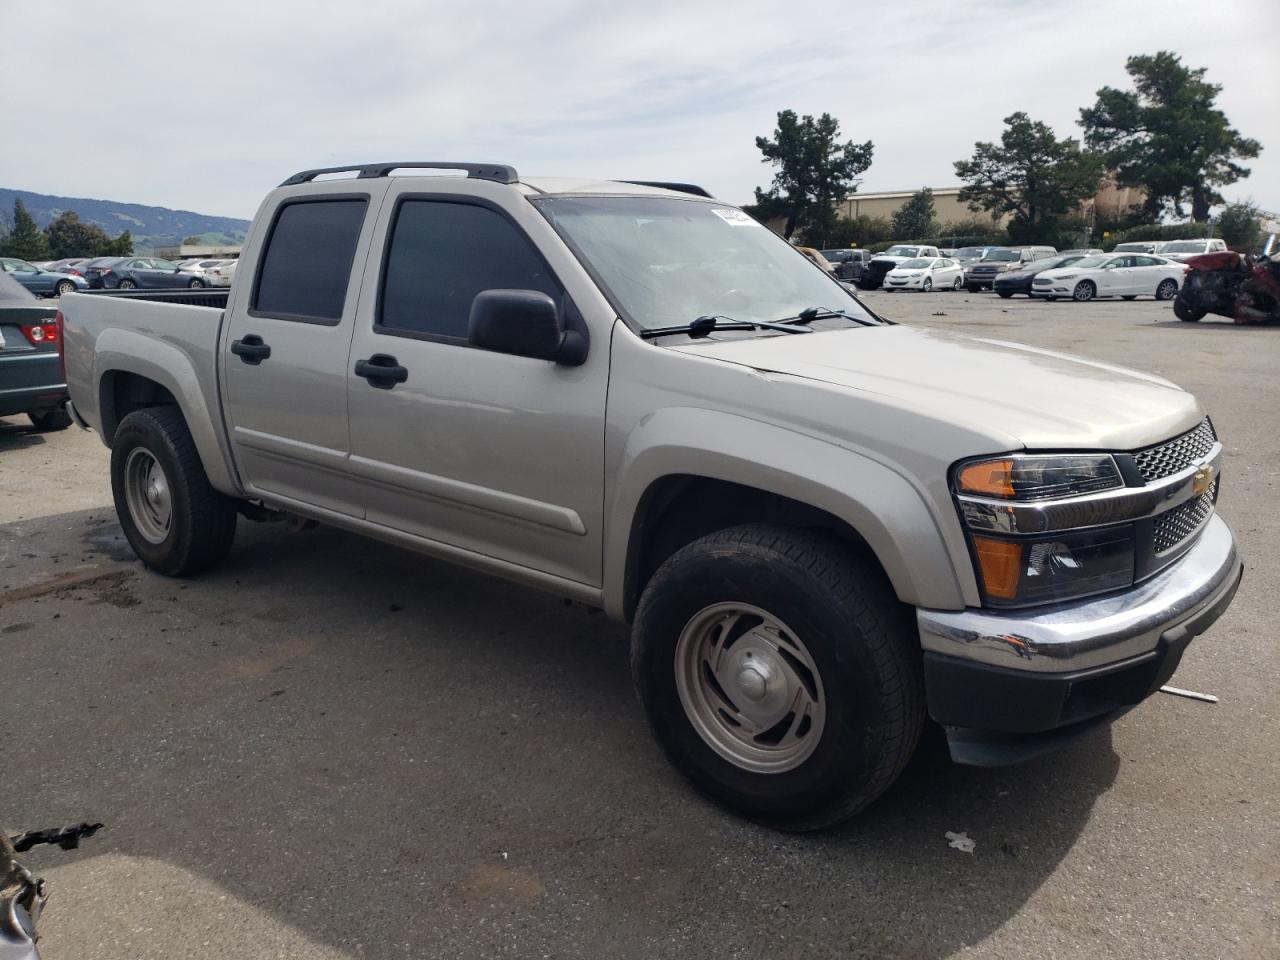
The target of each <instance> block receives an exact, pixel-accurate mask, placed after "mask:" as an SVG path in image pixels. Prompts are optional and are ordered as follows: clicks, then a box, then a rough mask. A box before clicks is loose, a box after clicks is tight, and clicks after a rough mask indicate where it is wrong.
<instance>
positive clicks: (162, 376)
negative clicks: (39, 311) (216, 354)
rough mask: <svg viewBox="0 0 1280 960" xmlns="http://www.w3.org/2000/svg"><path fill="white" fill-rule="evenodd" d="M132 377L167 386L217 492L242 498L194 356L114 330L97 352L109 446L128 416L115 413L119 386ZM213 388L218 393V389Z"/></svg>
mask: <svg viewBox="0 0 1280 960" xmlns="http://www.w3.org/2000/svg"><path fill="white" fill-rule="evenodd" d="M120 375H133V376H137V377H141V378H143V379H145V380H150V381H151V382H153V383H156V384H158V385H159V386H161V387H163V388H164V389H165V390H166V391H168V393H169V394H170V395H171V396H172V397H173V399H174V401H175V402H176V403H177V405H178V409H179V410H181V411H182V416H183V419H184V420H186V423H187V429H188V430H190V431H191V439H192V440H193V441H194V443H195V446H196V452H197V453H198V454H199V455H200V463H201V465H202V466H203V467H204V471H205V475H206V476H207V477H208V478H209V483H210V485H212V486H213V488H214V489H215V490H218V491H219V492H221V493H225V494H228V495H229V496H240V495H241V494H240V492H239V488H238V484H237V482H236V479H235V472H234V470H233V468H232V466H231V460H230V452H229V451H228V450H227V449H226V447H225V444H224V438H223V437H222V436H221V417H220V414H219V413H218V411H216V410H213V409H210V407H209V404H208V402H207V401H206V399H205V398H206V396H207V392H206V385H205V384H204V382H203V381H202V380H201V378H200V376H199V375H198V374H197V371H196V368H195V364H194V363H193V362H192V360H191V357H190V356H188V355H187V354H186V353H184V352H183V351H182V350H180V349H178V348H177V347H176V346H173V345H172V344H169V343H165V342H163V341H161V340H157V339H154V338H153V337H148V336H144V335H142V334H140V333H135V332H134V331H132V330H125V329H121V328H119V327H114V328H111V329H108V330H104V331H103V332H102V334H101V335H100V336H99V337H98V340H97V343H96V347H95V353H94V382H95V383H96V384H97V400H98V418H99V429H100V431H101V435H102V439H103V442H104V443H106V444H107V445H108V446H110V445H111V441H112V439H113V437H114V435H115V431H116V428H117V427H118V426H119V424H120V421H121V420H122V419H123V415H122V414H120V412H119V411H117V410H116V400H115V381H116V378H117V377H119V376H120ZM210 388H211V389H213V390H216V384H211V385H210Z"/></svg>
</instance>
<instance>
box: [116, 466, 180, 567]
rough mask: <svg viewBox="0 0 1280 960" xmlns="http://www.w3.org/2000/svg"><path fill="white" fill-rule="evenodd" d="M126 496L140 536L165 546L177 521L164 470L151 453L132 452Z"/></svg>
mask: <svg viewBox="0 0 1280 960" xmlns="http://www.w3.org/2000/svg"><path fill="white" fill-rule="evenodd" d="M124 494H125V503H126V504H127V505H128V507H129V518H130V519H131V520H133V525H134V526H135V527H136V528H137V529H138V533H140V534H142V537H143V538H144V539H145V540H146V541H147V542H148V543H155V544H159V543H164V540H165V538H166V537H167V536H168V535H169V526H170V524H172V522H173V499H172V496H171V495H170V492H169V481H168V478H167V477H165V475H164V468H163V467H161V466H160V461H158V460H157V459H156V458H155V456H154V455H153V454H152V453H151V451H150V450H146V449H144V448H142V447H137V448H136V449H134V450H132V451H130V453H129V458H128V459H127V460H126V461H125V464H124Z"/></svg>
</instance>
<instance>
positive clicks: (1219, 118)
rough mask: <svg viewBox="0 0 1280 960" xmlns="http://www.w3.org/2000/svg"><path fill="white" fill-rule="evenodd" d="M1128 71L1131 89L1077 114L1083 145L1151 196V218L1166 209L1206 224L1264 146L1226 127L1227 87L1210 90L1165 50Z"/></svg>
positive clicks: (1105, 91)
mask: <svg viewBox="0 0 1280 960" xmlns="http://www.w3.org/2000/svg"><path fill="white" fill-rule="evenodd" d="M1125 69H1126V70H1127V71H1128V73H1129V76H1130V77H1132V78H1133V84H1134V88H1135V89H1133V90H1117V89H1115V88H1114V87H1103V88H1102V89H1101V90H1099V91H1098V100H1097V102H1096V103H1095V104H1094V105H1093V106H1092V107H1086V108H1085V109H1083V110H1081V111H1080V125H1081V126H1082V127H1084V134H1085V142H1086V143H1088V145H1089V146H1090V147H1092V148H1093V149H1095V150H1101V151H1102V152H1103V153H1104V155H1105V156H1106V159H1107V165H1108V166H1109V167H1110V168H1112V169H1113V170H1115V171H1116V179H1117V181H1118V182H1119V183H1120V184H1122V185H1124V186H1138V187H1142V188H1143V189H1144V190H1145V191H1146V193H1147V200H1146V207H1145V208H1146V212H1147V214H1148V216H1150V217H1152V218H1155V217H1159V216H1160V215H1161V214H1162V213H1163V212H1165V210H1166V209H1168V210H1171V211H1172V212H1173V213H1174V214H1175V215H1177V216H1179V217H1181V216H1182V215H1183V204H1184V203H1186V202H1188V201H1190V204H1191V219H1192V220H1195V221H1197V222H1203V221H1206V220H1208V219H1209V208H1210V207H1211V206H1213V205H1214V204H1217V203H1221V202H1222V195H1221V194H1220V193H1219V192H1218V191H1217V189H1216V188H1217V187H1221V186H1224V185H1226V184H1229V183H1235V182H1236V181H1237V180H1240V179H1241V178H1242V177H1247V176H1248V175H1249V169H1248V168H1247V167H1244V166H1241V165H1240V163H1239V162H1238V161H1240V160H1246V159H1252V158H1253V157H1256V156H1257V155H1258V152H1259V151H1260V150H1261V149H1262V146H1261V145H1260V144H1259V143H1258V141H1257V140H1250V139H1248V138H1247V137H1243V136H1241V135H1240V132H1239V131H1238V130H1236V129H1235V128H1233V127H1232V126H1231V125H1230V124H1229V123H1228V122H1227V115H1226V114H1225V113H1223V112H1222V111H1221V110H1219V109H1218V108H1217V107H1216V106H1215V105H1214V104H1215V102H1216V100H1217V97H1218V93H1219V92H1220V91H1221V90H1222V86H1221V85H1220V84H1216V83H1208V82H1206V80H1205V79H1204V76H1205V70H1204V68H1203V67H1201V68H1199V69H1195V70H1193V69H1191V68H1190V67H1186V66H1183V64H1182V58H1181V57H1179V56H1178V55H1177V54H1175V53H1170V52H1169V51H1167V50H1162V51H1160V52H1159V53H1157V54H1155V55H1153V56H1137V57H1130V58H1129V59H1128V60H1127V61H1126V62H1125Z"/></svg>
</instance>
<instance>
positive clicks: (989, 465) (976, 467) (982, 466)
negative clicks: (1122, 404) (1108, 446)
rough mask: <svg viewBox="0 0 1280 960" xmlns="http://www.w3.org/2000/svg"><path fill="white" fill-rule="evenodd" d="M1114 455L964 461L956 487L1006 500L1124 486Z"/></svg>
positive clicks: (965, 491)
mask: <svg viewBox="0 0 1280 960" xmlns="http://www.w3.org/2000/svg"><path fill="white" fill-rule="evenodd" d="M1123 486H1124V480H1122V479H1121V477H1120V469H1119V467H1117V466H1116V462H1115V460H1113V459H1112V458H1111V455H1110V454H1107V453H1100V454H1093V453H1089V454H1064V455H1061V456H1059V455H1055V454H1048V455H1045V454H1030V455H1017V456H1008V457H997V458H995V459H993V460H979V461H976V462H972V463H964V464H961V465H960V467H959V469H957V470H956V490H957V491H958V492H960V493H971V494H976V495H978V496H982V497H999V498H1001V499H1006V500H1047V499H1051V498H1057V497H1071V496H1076V495H1077V494H1081V493H1097V492H1098V491H1099V490H1110V489H1111V488H1112V487H1123Z"/></svg>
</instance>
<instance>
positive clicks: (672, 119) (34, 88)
mask: <svg viewBox="0 0 1280 960" xmlns="http://www.w3.org/2000/svg"><path fill="white" fill-rule="evenodd" d="M63 6H64V9H66V8H68V7H70V8H71V9H72V10H74V9H75V8H74V6H73V5H70V4H66V5H63ZM845 11H847V13H846V12H845ZM7 19H9V20H12V19H13V17H12V16H9V17H8V18H7ZM67 21H68V23H74V24H75V25H76V28H75V29H71V30H63V31H60V32H59V33H58V34H57V35H56V36H57V39H56V40H52V39H50V40H42V39H36V38H35V37H34V35H33V34H30V33H28V34H26V35H25V39H24V42H23V43H22V44H21V45H19V46H16V47H14V46H12V45H10V48H9V49H8V50H7V51H6V54H5V57H4V59H3V60H2V61H0V82H3V85H4V88H5V89H6V90H8V91H10V92H11V94H12V93H13V92H14V91H19V90H20V91H23V94H24V95H25V96H29V97H30V98H32V99H34V100H36V101H37V102H38V103H39V104H41V105H42V109H41V111H40V112H39V114H38V116H40V117H41V118H45V119H44V120H43V122H40V123H36V120H35V117H36V115H32V116H29V117H22V118H19V117H16V116H15V115H14V114H13V113H12V111H10V116H9V119H10V126H9V131H10V135H9V139H8V143H7V144H6V146H5V148H4V149H3V150H2V151H0V185H4V186H10V187H17V188H22V189H29V190H37V191H41V192H45V193H57V194H63V195H71V196H94V197H106V198H112V199H119V200H128V201H134V202H141V203H155V204H163V205H165V206H174V207H183V208H187V209H194V210H199V211H201V212H204V213H215V214H226V215H231V216H246V217H247V216H250V215H251V214H252V212H253V210H254V208H255V206H256V204H257V201H258V200H259V199H260V197H261V196H262V194H263V193H265V192H266V190H268V189H269V188H271V187H272V186H274V185H275V184H276V183H278V182H279V181H280V180H282V179H283V178H284V177H285V176H287V175H288V174H289V173H292V172H294V171H295V170H298V169H303V168H306V167H312V166H324V165H329V164H334V163H345V162H352V161H361V160H386V159H392V160H410V159H450V158H454V159H480V160H496V161H501V162H509V163H512V164H514V165H515V166H516V167H517V169H520V170H523V171H525V172H527V173H531V174H532V173H541V174H565V175H586V176H601V177H615V176H617V177H623V176H625V177H648V178H655V179H656V178H669V179H679V180H691V181H695V182H701V183H704V184H705V185H707V186H708V187H710V188H711V189H712V190H713V192H715V193H716V194H717V195H719V196H722V197H724V198H726V199H730V200H735V201H745V200H747V199H749V198H750V196H751V188H752V187H754V186H756V185H762V184H764V183H765V182H766V181H767V179H768V176H769V171H768V168H767V167H765V166H763V165H762V164H761V163H760V159H759V154H758V152H757V151H756V149H755V147H754V137H755V136H756V135H758V134H766V133H768V132H770V131H771V130H772V129H773V121H774V116H775V114H776V112H777V111H778V110H780V109H784V108H788V107H789V108H792V109H795V110H797V111H800V112H807V113H818V112H823V111H827V112H830V113H832V114H834V115H835V116H836V117H837V118H839V120H840V122H841V126H842V128H843V130H844V132H845V134H846V135H847V136H848V137H850V138H853V139H857V140H859V141H861V140H867V139H870V140H873V141H874V142H875V145H876V155H875V163H874V165H873V166H872V168H871V169H870V170H869V171H868V173H867V176H866V179H865V182H864V184H863V187H862V189H863V190H875V189H895V188H897V189H901V188H914V187H918V186H921V185H925V184H928V185H933V186H941V185H946V184H949V183H952V182H954V174H953V172H952V168H951V162H952V161H953V160H957V159H961V158H963V157H966V156H968V155H969V153H970V152H971V151H972V147H973V143H974V141H975V140H979V139H983V140H990V139H994V138H996V137H998V136H999V133H1000V127H1001V118H1002V117H1004V116H1006V115H1007V114H1009V113H1011V112H1013V111H1014V110H1019V109H1023V110H1027V111H1028V112H1029V113H1030V114H1031V115H1032V116H1033V117H1034V118H1036V119H1042V120H1044V121H1046V122H1048V123H1050V124H1051V125H1052V126H1053V127H1054V128H1055V129H1056V130H1057V131H1058V133H1059V135H1060V136H1065V135H1068V134H1070V135H1078V133H1079V128H1078V127H1076V126H1075V120H1076V118H1077V116H1078V110H1079V108H1080V107H1082V106H1085V105H1088V104H1089V103H1091V102H1092V100H1093V96H1094V92H1095V91H1096V90H1097V88H1098V87H1100V86H1102V85H1103V84H1112V85H1124V84H1125V81H1126V76H1125V74H1124V60H1125V57H1126V56H1128V55H1130V54H1133V53H1142V52H1153V51H1155V50H1158V49H1172V50H1175V51H1177V52H1179V53H1181V54H1182V55H1183V58H1184V60H1185V61H1186V62H1187V63H1189V64H1191V65H1194V66H1205V67H1208V69H1209V77H1210V79H1211V80H1213V81H1215V82H1218V83H1221V84H1223V85H1224V91H1223V94H1222V96H1221V98H1220V101H1219V102H1220V105H1221V106H1222V107H1223V109H1225V111H1226V113H1227V115H1228V117H1229V118H1230V119H1231V120H1232V122H1233V123H1234V124H1235V125H1236V126H1237V127H1239V129H1240V130H1241V131H1242V132H1244V133H1245V134H1246V135H1249V136H1254V137H1257V138H1259V139H1261V140H1262V141H1263V144H1264V147H1267V148H1268V149H1264V152H1263V154H1262V156H1261V157H1260V158H1259V159H1258V160H1257V161H1254V162H1253V163H1252V164H1251V166H1252V168H1253V171H1254V173H1253V176H1252V177H1251V178H1249V179H1248V180H1246V181H1243V182H1242V183H1240V184H1237V185H1235V186H1233V187H1229V188H1227V191H1226V192H1227V194H1228V196H1231V197H1235V196H1249V195H1252V196H1253V197H1255V198H1256V199H1257V200H1259V201H1260V202H1262V203H1263V204H1264V205H1265V206H1268V207H1270V208H1271V209H1277V208H1280V144H1270V143H1269V142H1268V141H1269V138H1270V135H1271V132H1272V130H1273V129H1274V118H1275V117H1276V116H1277V115H1278V114H1280V91H1277V89H1276V86H1275V84H1273V83H1271V82H1270V81H1269V79H1268V78H1269V76H1270V72H1269V71H1268V70H1266V65H1267V64H1268V63H1269V62H1270V58H1271V57H1272V56H1273V55H1274V47H1275V40H1276V37H1277V35H1280V31H1277V30H1276V29H1275V28H1276V27H1277V26H1280V7H1277V6H1276V5H1275V4H1274V2H1272V0H1254V2H1240V3H1234V4H1226V3H1223V4H1207V3H1205V2H1204V0H1196V2H1184V0H1165V2H1161V3H1158V4H1156V3H1128V4H1116V3H1108V2H1102V0H1089V2H1079V3H1073V4H1072V3H1059V4H1055V5H1053V6H1051V7H1050V6H1048V5H1044V6H1042V5H1038V4H1030V3H1025V2H1024V3H1012V2H1004V0H985V2H976V3H970V2H953V3H908V2H898V3H895V4H891V5H880V6H876V5H870V4H865V3H860V4H851V5H839V4H837V5H832V4H818V5H812V4H810V5H803V6H801V5H791V4H780V3H777V2H759V0H739V2H735V3H700V2H696V0H685V2H683V3H673V2H667V0H653V2H650V3H647V4H643V5H641V4H614V5H610V4H601V3H594V2H567V0H555V2H548V3H540V4H529V3H522V4H518V3H489V4H484V5H476V4H461V3H449V4H444V3H439V2H435V0H432V2H427V3H413V2H408V0H401V2H394V0H366V2H363V3H351V2H347V3H340V4H339V3H320V2H296V0H287V2H285V0H274V2H270V3H264V2H256V3H245V2H241V0H223V2H219V3H218V4H215V5H214V6H213V7H203V8H202V7H192V6H190V5H187V6H177V7H173V6H169V7H164V8H163V9H161V10H150V11H149V12H148V13H147V14H145V15H142V14H139V15H138V16H136V17H135V16H133V15H131V14H130V13H129V12H128V11H125V10H115V11H112V12H111V14H110V16H109V17H106V18H105V19H104V21H103V23H102V26H101V28H100V29H99V28H98V27H97V26H95V25H94V24H95V21H94V19H93V18H92V17H90V16H87V15H85V14H84V13H83V11H81V12H77V13H68V14H67ZM58 105H62V106H63V107H65V111H64V112H61V113H60V112H59V111H57V110H56V109H55V108H56V107H57V106H58ZM19 125H21V128H22V129H23V130H24V131H25V133H24V134H22V135H17V134H15V131H16V130H17V129H19Z"/></svg>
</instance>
